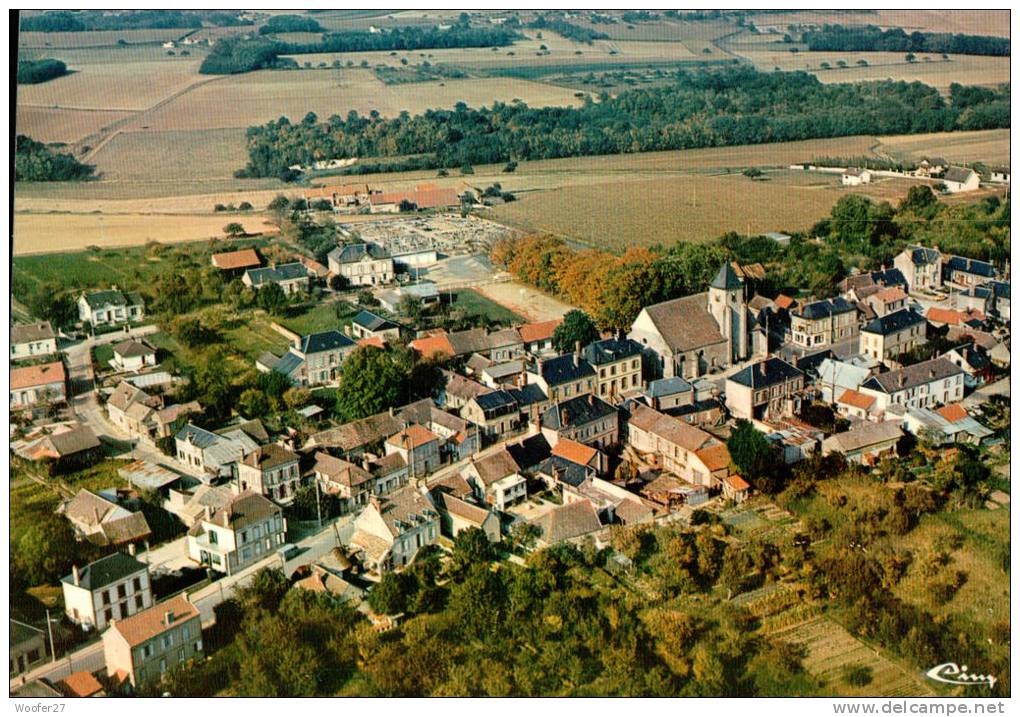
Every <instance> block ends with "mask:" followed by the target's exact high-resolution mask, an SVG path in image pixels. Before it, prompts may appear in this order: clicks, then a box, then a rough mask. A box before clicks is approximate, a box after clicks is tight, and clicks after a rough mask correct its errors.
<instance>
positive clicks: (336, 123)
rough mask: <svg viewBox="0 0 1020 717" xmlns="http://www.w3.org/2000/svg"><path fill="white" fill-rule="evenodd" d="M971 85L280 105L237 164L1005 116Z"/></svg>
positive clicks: (878, 127)
mask: <svg viewBox="0 0 1020 717" xmlns="http://www.w3.org/2000/svg"><path fill="white" fill-rule="evenodd" d="M212 57H213V56H210V59H211V58H212ZM208 61H209V60H207V62H208ZM964 89H966V88H964ZM982 92H988V93H989V94H987V95H983V96H981V97H979V98H977V99H978V101H976V102H974V99H975V98H974V97H972V96H971V95H970V94H968V96H967V100H968V102H969V103H967V104H961V102H960V101H959V99H958V98H959V97H960V95H959V93H957V94H954V95H953V96H952V97H951V99H950V101H949V102H947V101H945V100H944V99H943V98H942V97H941V95H940V94H939V93H938V91H937V90H936V89H935V88H934V87H929V86H927V85H924V84H921V83H919V82H913V83H907V82H892V81H881V82H869V83H860V84H823V83H822V82H820V81H819V80H818V78H816V77H814V76H813V75H810V74H808V73H805V72H788V73H781V72H775V73H772V72H759V71H757V70H755V69H753V68H750V67H729V68H726V69H719V70H692V71H680V72H678V73H677V77H676V80H675V82H673V83H671V84H669V85H666V86H661V87H653V88H648V89H632V90H626V91H624V92H621V93H620V94H619V95H617V96H615V97H610V96H609V95H608V94H603V95H602V96H601V97H600V98H599V99H598V101H592V100H591V99H590V98H589V99H587V100H586V102H585V104H584V105H583V106H582V107H579V108H572V107H546V108H541V109H535V108H531V107H528V106H527V105H526V104H524V103H517V102H515V103H512V104H505V103H501V102H497V103H494V104H493V106H492V107H491V108H488V107H483V108H481V109H472V108H469V107H467V105H465V104H464V103H458V104H457V106H456V107H455V109H452V110H428V111H426V112H425V113H424V114H420V115H415V116H413V117H412V116H410V115H409V114H407V113H402V114H401V115H400V116H398V117H393V118H389V119H384V118H382V117H380V116H371V117H364V116H361V115H358V114H357V113H356V112H353V111H352V112H350V113H348V115H347V117H346V118H344V117H340V116H338V115H333V116H331V117H330V118H329V119H328V120H327V121H325V122H319V121H318V119H317V118H316V117H315V116H314V115H309V116H308V117H306V118H305V119H304V120H303V121H302V122H300V123H291V122H290V121H289V120H288V119H287V118H285V117H281V118H280V119H279V120H274V121H272V122H269V123H267V124H265V125H262V126H258V127H250V128H249V129H248V133H247V142H248V155H249V161H248V165H247V167H246V168H245V170H244V171H245V175H246V176H254V177H275V176H281V174H282V173H283V172H284V171H285V170H286V168H287V167H288V166H290V165H293V164H303V165H307V164H311V163H312V162H314V161H317V160H320V159H326V158H334V157H359V158H365V157H367V158H384V157H403V158H402V159H399V160H392V161H390V162H389V163H388V164H387V163H386V162H382V161H377V162H370V163H371V164H374V165H376V167H377V168H379V169H383V168H389V169H393V170H404V169H421V168H437V167H459V166H462V165H464V164H486V163H494V162H505V161H507V160H510V159H514V160H524V159H550V158H556V157H577V156H587V155H599V154H618V153H623V152H648V151H657V150H676V149H692V148H697V147H717V146H726V145H737V144H758V143H763V142H786V141H793V140H802V139H812V138H819V137H842V136H849V135H858V134H910V133H919V132H942V131H949V130H955V129H968V130H969V129H990V128H997V127H1008V126H1009V123H1010V112H1009V90H1008V89H1001V90H998V91H992V90H983V91H982ZM849 107H852V108H853V110H852V111H848V110H847V109H846V108H849ZM408 155H411V157H410V158H407V156H408ZM356 171H357V170H356Z"/></svg>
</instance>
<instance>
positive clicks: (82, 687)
mask: <svg viewBox="0 0 1020 717" xmlns="http://www.w3.org/2000/svg"><path fill="white" fill-rule="evenodd" d="M57 684H58V686H59V687H60V691H61V692H63V693H64V694H66V695H67V696H68V697H91V696H92V695H94V694H96V693H97V692H102V691H103V686H102V685H101V684H99V680H97V679H96V678H95V677H94V676H93V674H92V673H91V672H85V671H84V670H82V671H80V672H72V673H71V674H70V675H68V676H67V677H65V678H64V679H62V680H61V681H60V682H59V683H57Z"/></svg>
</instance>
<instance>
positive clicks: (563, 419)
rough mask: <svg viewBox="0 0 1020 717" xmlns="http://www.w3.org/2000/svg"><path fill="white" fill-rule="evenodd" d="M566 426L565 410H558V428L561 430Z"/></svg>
mask: <svg viewBox="0 0 1020 717" xmlns="http://www.w3.org/2000/svg"><path fill="white" fill-rule="evenodd" d="M566 424H567V409H565V408H561V409H560V427H561V428H562V427H563V426H565V425H566Z"/></svg>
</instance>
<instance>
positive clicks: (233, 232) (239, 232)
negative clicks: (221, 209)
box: [223, 222, 245, 237]
mask: <svg viewBox="0 0 1020 717" xmlns="http://www.w3.org/2000/svg"><path fill="white" fill-rule="evenodd" d="M223 233H224V234H226V235H227V236H229V237H243V236H245V231H244V225H243V224H241V223H240V222H230V223H229V224H227V225H226V226H225V227H223Z"/></svg>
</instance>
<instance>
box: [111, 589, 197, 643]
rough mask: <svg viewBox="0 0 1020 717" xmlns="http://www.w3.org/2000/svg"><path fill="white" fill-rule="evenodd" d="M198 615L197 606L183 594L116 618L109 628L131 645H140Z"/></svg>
mask: <svg viewBox="0 0 1020 717" xmlns="http://www.w3.org/2000/svg"><path fill="white" fill-rule="evenodd" d="M167 613H170V625H167V623H166V614H167ZM198 616H199V612H198V608H197V607H195V606H194V605H192V604H191V603H190V602H189V601H188V599H187V598H186V597H185V596H184V595H178V596H177V597H173V598H170V599H169V600H164V601H163V602H161V603H156V604H155V605H153V606H152V607H150V608H148V609H147V610H142V611H141V612H136V613H135V614H134V615H132V616H131V617H126V618H124V619H123V620H117V621H115V622H114V623H113V625H112V626H111V628H110V629H112V630H116V631H117V632H119V633H120V635H121V637H123V638H124V639H125V640H126V641H127V643H128V644H129V645H130V646H131V647H136V646H137V645H141V644H142V643H143V642H145V641H146V640H149V639H152V638H153V637H156V636H157V635H160V634H162V633H164V632H166V631H167V630H168V629H170V628H171V627H177V626H178V625H181V624H182V623H184V622H185V621H186V620H190V619H192V618H196V617H198Z"/></svg>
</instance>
